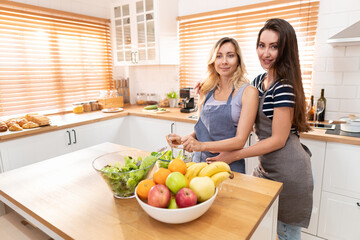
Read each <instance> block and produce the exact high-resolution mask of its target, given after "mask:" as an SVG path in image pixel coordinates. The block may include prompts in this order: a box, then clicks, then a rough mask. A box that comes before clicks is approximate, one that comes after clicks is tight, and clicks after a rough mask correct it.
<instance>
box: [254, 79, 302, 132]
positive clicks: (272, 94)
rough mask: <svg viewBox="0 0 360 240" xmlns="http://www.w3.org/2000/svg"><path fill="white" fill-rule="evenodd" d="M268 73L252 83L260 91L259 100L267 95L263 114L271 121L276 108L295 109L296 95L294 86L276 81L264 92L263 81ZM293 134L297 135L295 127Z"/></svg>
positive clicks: (292, 130) (292, 129)
mask: <svg viewBox="0 0 360 240" xmlns="http://www.w3.org/2000/svg"><path fill="white" fill-rule="evenodd" d="M265 76H266V73H263V74H260V75H259V76H257V77H256V78H255V79H254V81H253V82H252V83H251V84H252V85H253V86H254V87H256V88H257V90H258V91H259V98H261V97H263V95H264V94H266V96H265V99H264V105H263V109H262V111H263V113H264V114H265V116H267V117H268V118H269V119H271V120H272V119H273V116H274V108H278V107H291V108H294V107H295V94H294V88H293V86H292V85H290V84H289V83H287V82H286V81H276V82H275V83H274V84H273V85H272V86H271V87H270V88H269V89H268V90H263V81H264V77H265ZM290 131H291V132H292V133H295V134H297V131H296V129H295V127H294V126H291V130H290Z"/></svg>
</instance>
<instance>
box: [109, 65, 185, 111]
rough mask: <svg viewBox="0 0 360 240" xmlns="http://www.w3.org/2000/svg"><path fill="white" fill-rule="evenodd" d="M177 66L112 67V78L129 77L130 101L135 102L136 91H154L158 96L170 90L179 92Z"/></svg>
mask: <svg viewBox="0 0 360 240" xmlns="http://www.w3.org/2000/svg"><path fill="white" fill-rule="evenodd" d="M178 73H179V66H176V65H142V66H130V67H122V66H115V67H114V79H116V78H120V77H121V76H126V77H129V86H130V103H132V104H135V102H136V94H137V93H156V94H157V95H158V96H159V97H160V96H162V95H164V94H166V93H168V92H170V91H177V92H179V86H180V83H179V76H178Z"/></svg>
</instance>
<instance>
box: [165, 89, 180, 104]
mask: <svg viewBox="0 0 360 240" xmlns="http://www.w3.org/2000/svg"><path fill="white" fill-rule="evenodd" d="M166 95H167V97H168V98H169V105H170V107H171V108H175V107H177V105H178V102H179V99H178V94H177V92H175V91H172V92H169V93H168V94H166Z"/></svg>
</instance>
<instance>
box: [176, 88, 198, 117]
mask: <svg viewBox="0 0 360 240" xmlns="http://www.w3.org/2000/svg"><path fill="white" fill-rule="evenodd" d="M180 98H182V99H183V100H182V101H181V102H180V103H179V105H183V108H181V109H180V112H182V113H190V112H195V111H196V108H195V91H194V89H193V88H182V89H180Z"/></svg>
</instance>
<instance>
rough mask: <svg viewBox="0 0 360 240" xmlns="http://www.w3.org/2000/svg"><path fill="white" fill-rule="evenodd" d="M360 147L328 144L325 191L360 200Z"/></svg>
mask: <svg viewBox="0 0 360 240" xmlns="http://www.w3.org/2000/svg"><path fill="white" fill-rule="evenodd" d="M359 154H360V146H356V145H349V144H341V143H332V142H329V143H327V146H326V161H325V169H324V185H323V190H324V191H328V192H332V193H338V194H341V195H345V196H349V197H353V198H357V199H360V174H359V171H360V157H359Z"/></svg>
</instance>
